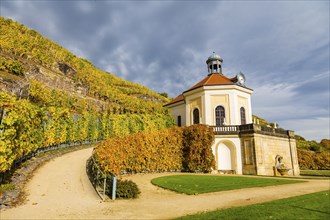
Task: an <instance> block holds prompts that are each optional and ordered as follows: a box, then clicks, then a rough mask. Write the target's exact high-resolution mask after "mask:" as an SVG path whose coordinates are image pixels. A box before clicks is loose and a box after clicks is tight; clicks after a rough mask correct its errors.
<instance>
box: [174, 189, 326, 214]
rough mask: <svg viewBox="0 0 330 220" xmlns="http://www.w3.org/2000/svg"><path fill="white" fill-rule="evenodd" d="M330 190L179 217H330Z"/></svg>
mask: <svg viewBox="0 0 330 220" xmlns="http://www.w3.org/2000/svg"><path fill="white" fill-rule="evenodd" d="M329 207H330V198H329V191H322V192H317V193H312V194H306V195H302V196H296V197H292V198H288V199H280V200H275V201H272V202H265V203H259V204H254V205H248V206H242V207H235V208H229V209H219V210H217V211H213V212H206V213H201V214H197V215H188V216H184V217H181V218H178V219H182V220H186V219H189V220H194V219H198V220H199V219H202V220H203V219H207V220H209V219H253V220H255V219H330V208H329Z"/></svg>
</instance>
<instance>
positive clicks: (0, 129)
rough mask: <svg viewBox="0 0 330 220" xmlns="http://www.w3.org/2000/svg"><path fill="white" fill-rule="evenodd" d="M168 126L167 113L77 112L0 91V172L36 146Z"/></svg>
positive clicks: (102, 138)
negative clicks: (44, 104) (35, 102)
mask: <svg viewBox="0 0 330 220" xmlns="http://www.w3.org/2000/svg"><path fill="white" fill-rule="evenodd" d="M169 126H172V120H170V119H169V117H168V116H167V115H162V114H123V115H116V114H111V113H108V112H89V111H87V110H83V111H82V112H81V113H80V114H77V113H74V112H72V111H71V109H69V108H65V107H54V106H48V107H46V106H42V107H41V106H38V105H36V104H33V103H31V102H30V101H29V100H26V99H20V100H18V99H17V98H16V97H14V96H11V95H9V94H7V93H5V92H1V91H0V173H1V172H6V171H8V170H10V169H11V167H12V164H13V163H14V161H15V160H17V159H19V158H21V157H24V156H26V155H28V154H30V153H31V152H34V151H36V150H37V149H39V148H43V147H47V146H55V145H60V144H63V143H65V144H70V143H77V142H78V143H79V142H80V143H82V142H84V141H87V140H89V141H92V140H104V139H106V138H109V137H118V136H119V137H120V136H127V135H129V134H131V133H136V132H140V131H144V130H147V131H152V130H159V129H162V128H165V127H169Z"/></svg>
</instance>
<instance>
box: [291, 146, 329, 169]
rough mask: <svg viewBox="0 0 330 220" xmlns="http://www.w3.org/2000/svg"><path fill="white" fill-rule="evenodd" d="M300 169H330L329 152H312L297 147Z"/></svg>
mask: <svg viewBox="0 0 330 220" xmlns="http://www.w3.org/2000/svg"><path fill="white" fill-rule="evenodd" d="M297 153H298V162H299V167H300V169H304V170H330V154H329V152H314V151H309V150H303V149H297Z"/></svg>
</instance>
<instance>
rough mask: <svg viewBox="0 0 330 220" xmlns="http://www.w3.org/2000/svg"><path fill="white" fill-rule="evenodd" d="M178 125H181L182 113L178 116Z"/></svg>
mask: <svg viewBox="0 0 330 220" xmlns="http://www.w3.org/2000/svg"><path fill="white" fill-rule="evenodd" d="M178 126H179V127H181V115H179V116H178Z"/></svg>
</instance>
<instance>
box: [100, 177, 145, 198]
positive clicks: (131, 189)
mask: <svg viewBox="0 0 330 220" xmlns="http://www.w3.org/2000/svg"><path fill="white" fill-rule="evenodd" d="M112 185H113V180H112V176H111V175H108V177H107V185H106V189H105V194H106V195H107V196H109V197H110V198H112ZM140 194H141V192H140V190H139V188H138V186H137V185H136V183H134V182H133V181H132V180H121V179H117V185H116V199H135V198H138V196H139V195H140Z"/></svg>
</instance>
